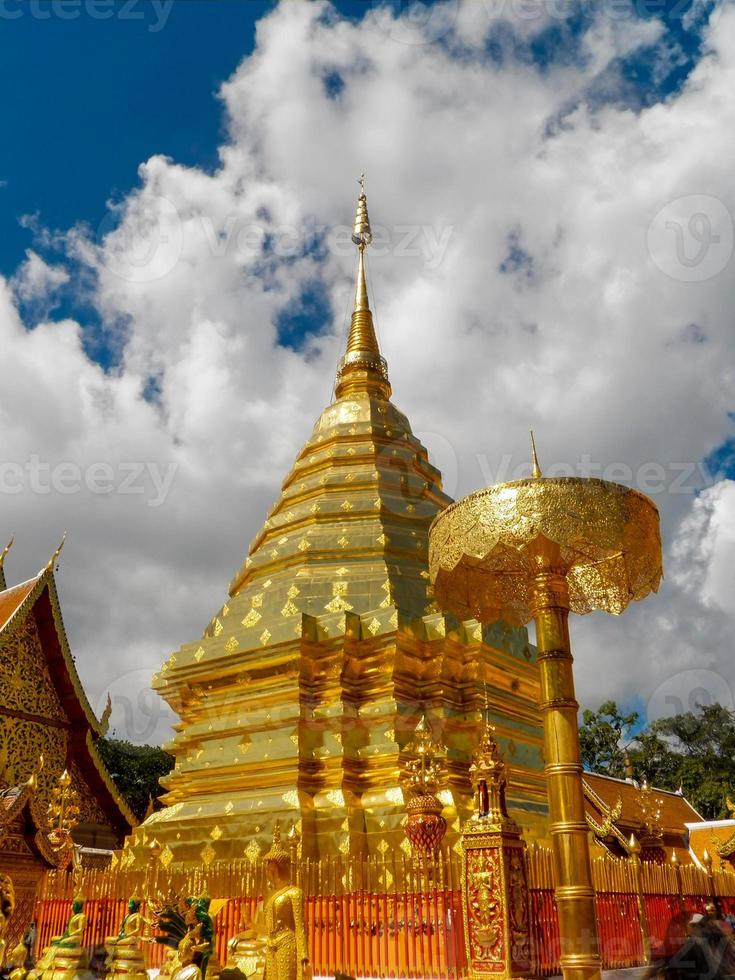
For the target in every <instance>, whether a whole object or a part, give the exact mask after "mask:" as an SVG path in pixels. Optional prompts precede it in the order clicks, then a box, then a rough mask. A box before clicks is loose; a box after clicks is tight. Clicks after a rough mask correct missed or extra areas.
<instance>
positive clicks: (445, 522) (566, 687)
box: [429, 446, 662, 980]
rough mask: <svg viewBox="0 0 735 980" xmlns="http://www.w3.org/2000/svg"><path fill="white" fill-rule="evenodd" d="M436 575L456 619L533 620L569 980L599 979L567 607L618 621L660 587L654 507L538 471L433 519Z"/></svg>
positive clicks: (611, 488) (605, 486)
mask: <svg viewBox="0 0 735 980" xmlns="http://www.w3.org/2000/svg"><path fill="white" fill-rule="evenodd" d="M429 570H430V574H431V579H432V581H433V583H434V593H435V596H436V600H437V602H438V603H439V605H440V606H441V607H442V608H443V609H446V610H447V611H448V612H451V613H452V614H454V615H455V616H457V617H458V618H460V619H468V618H474V619H478V620H479V621H480V622H481V623H490V622H495V621H496V620H498V619H503V620H505V622H507V623H510V624H511V625H515V626H522V625H525V624H526V623H528V622H529V621H530V620H531V619H533V620H534V621H535V623H536V642H537V646H538V665H539V674H540V682H541V703H540V705H539V707H540V710H541V713H542V717H543V725H544V756H545V762H546V765H545V772H546V779H547V786H548V794H549V816H550V826H549V829H550V833H551V839H552V847H553V853H554V868H555V876H556V903H557V908H558V911H559V931H560V937H561V947H562V948H561V964H562V971H563V973H564V977H565V980H588V978H590V977H594V976H597V975H599V972H600V968H601V961H600V955H599V943H598V938H597V922H596V918H595V901H594V889H593V887H592V874H591V868H590V856H589V846H588V840H587V823H586V819H585V811H584V796H583V790H582V763H581V757H580V751H579V735H578V732H577V711H578V708H579V705H578V704H577V701H576V698H575V695H574V676H573V671H572V653H571V645H570V641H569V624H568V619H569V612H570V610H571V611H572V612H576V613H582V614H583V613H587V612H591V611H592V610H593V609H602V610H604V611H605V612H609V613H614V614H616V615H617V614H619V613H621V612H623V610H624V609H625V608H626V606H627V605H628V603H630V602H631V601H632V600H638V599H643V598H645V597H646V596H647V595H648V594H649V593H650V592H656V591H657V590H658V586H659V583H660V581H661V576H662V567H661V537H660V531H659V517H658V510H657V508H656V505H655V504H654V503H653V501H652V500H650V499H649V498H648V497H646V496H644V495H643V494H642V493H639V492H638V491H636V490H631V489H630V488H628V487H624V486H621V485H620V484H617V483H609V482H607V481H605V480H594V479H582V478H579V477H553V478H552V477H543V476H542V474H541V470H540V468H539V466H538V460H537V458H536V449H535V446H534V447H533V476H532V477H531V478H530V479H527V480H517V481H515V482H513V483H502V484H498V485H497V486H494V487H489V488H487V489H486V490H480V491H478V492H477V493H473V494H470V496H468V497H465V498H464V499H463V500H459V501H458V502H457V503H455V504H453V505H452V506H451V507H449V508H447V510H445V511H444V512H443V513H442V514H440V515H439V516H438V517H437V518H436V520H435V521H434V523H433V525H432V528H431V531H430V537H429Z"/></svg>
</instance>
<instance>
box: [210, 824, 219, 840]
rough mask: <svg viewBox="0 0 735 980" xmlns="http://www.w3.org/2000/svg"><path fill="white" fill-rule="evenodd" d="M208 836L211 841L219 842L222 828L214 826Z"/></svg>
mask: <svg viewBox="0 0 735 980" xmlns="http://www.w3.org/2000/svg"><path fill="white" fill-rule="evenodd" d="M209 836H210V837H211V838H212V840H219V839H220V837H221V836H222V828H221V827H220V826H218V825H217V824H215V826H214V827H212V829H211V830H210V831H209Z"/></svg>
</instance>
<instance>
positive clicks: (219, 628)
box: [214, 619, 224, 636]
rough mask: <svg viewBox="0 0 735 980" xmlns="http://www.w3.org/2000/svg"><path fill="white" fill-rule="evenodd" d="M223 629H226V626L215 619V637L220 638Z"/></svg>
mask: <svg viewBox="0 0 735 980" xmlns="http://www.w3.org/2000/svg"><path fill="white" fill-rule="evenodd" d="M223 629H224V626H223V625H222V623H220V621H219V619H215V621H214V635H215V636H219V635H220V633H221V632H222V630H223Z"/></svg>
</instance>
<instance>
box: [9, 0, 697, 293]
mask: <svg viewBox="0 0 735 980" xmlns="http://www.w3.org/2000/svg"><path fill="white" fill-rule="evenodd" d="M32 2H33V4H34V6H29V4H28V0H3V2H2V3H0V82H1V83H2V85H3V90H4V91H5V92H8V93H12V97H11V98H8V99H6V100H4V102H3V105H2V108H1V109H0V119H1V120H2V128H3V132H5V133H6V134H12V138H10V139H5V140H3V141H2V144H0V227H2V232H3V233H2V235H1V236H0V274H3V275H10V274H12V272H13V271H14V269H15V268H16V267H17V265H18V264H19V262H20V261H21V260H22V258H23V255H24V250H25V249H26V248H28V247H29V246H30V245H31V244H32V242H33V234H32V230H31V229H30V228H29V227H28V226H27V225H28V223H27V222H24V223H21V219H22V217H23V216H25V215H36V214H37V215H38V218H39V220H40V223H41V224H42V226H43V227H44V228H46V229H53V230H63V229H67V228H69V227H71V226H72V225H73V224H75V223H76V222H86V223H88V224H89V225H91V226H92V228H97V226H98V225H99V224H100V222H101V221H102V219H103V218H104V216H105V213H106V208H105V203H106V201H107V200H108V199H112V200H119V199H120V198H121V197H123V196H124V195H125V194H126V193H127V192H128V191H129V190H130V188H131V187H134V186H135V185H136V184H137V183H138V178H137V168H138V166H139V164H140V163H141V162H142V161H144V160H146V159H147V158H148V157H150V156H151V155H152V154H157V153H161V154H166V155H168V156H171V157H172V158H174V159H175V160H176V161H177V162H180V163H183V164H191V165H197V166H200V167H203V168H206V169H210V168H213V167H215V166H216V164H217V146H218V143H219V142H220V141H221V138H222V136H223V129H222V125H223V119H222V113H221V111H220V106H219V103H218V100H217V97H216V92H217V89H218V87H219V85H220V84H221V83H222V81H224V80H225V79H226V78H227V77H229V76H230V74H231V73H232V72H233V71H234V69H235V68H236V66H237V65H238V63H239V62H240V61H241V60H242V58H243V57H244V56H245V55H247V54H248V53H250V52H251V51H252V49H253V46H254V39H255V25H256V22H257V21H258V20H259V19H260V18H261V17H262V16H264V15H265V14H266V13H267V12H268V11H269V10H271V9H272V7H273V3H269V2H261V0H174V2H173V4H172V5H171V6H168V0H161V2H160V3H159V4H156V3H152V2H151V0H114V2H115V3H116V8H115V14H116V15H115V16H114V17H108V14H109V11H108V10H107V8H106V6H105V4H106V3H107V2H108V0H100V3H101V4H102V5H101V6H100V8H99V10H98V8H96V7H95V6H94V3H95V0H66V2H67V3H68V4H69V6H68V9H67V16H68V19H65V18H64V17H61V16H59V15H58V11H59V9H61V10H62V11H63V10H64V9H65V8H64V7H63V3H64V2H65V0H32ZM88 2H89V4H91V6H88V5H87V4H88ZM477 2H480V0H477ZM55 4H62V6H61V7H58V6H55ZM376 5H377V3H373V2H372V0H351V2H337V3H336V4H335V7H336V8H337V10H339V11H340V13H341V14H343V15H345V16H348V17H350V18H359V17H361V16H363V15H364V14H365V13H366V12H368V11H369V10H370V9H371V8H372V7H373V6H376ZM387 6H388V7H390V8H391V9H392V10H394V11H397V12H398V11H400V12H403V11H405V8H406V7H407V4H405V3H403V2H402V0H393V2H391V3H388V4H387ZM691 6H692V0H637V4H636V5H635V7H634V9H635V11H636V15H637V16H639V17H641V18H643V19H645V18H649V17H651V16H653V15H655V16H657V17H660V18H662V19H663V20H664V22H665V23H666V26H667V30H668V35H667V37H665V38H664V39H663V41H662V43H661V44H659V45H657V46H656V47H655V48H653V49H649V50H643V51H637V52H636V54H635V56H634V57H632V58H630V59H628V60H627V61H626V62H625V63H624V64H622V65H621V66H620V69H621V74H622V76H623V77H625V78H626V79H627V81H628V83H629V87H628V89H627V91H626V93H625V97H626V98H628V99H629V100H630V101H631V103H632V104H635V103H636V102H639V103H640V104H641V105H644V104H648V103H650V102H651V101H654V100H656V99H660V98H664V97H666V96H667V95H668V94H670V93H671V92H672V91H673V90H675V89H676V88H677V87H678V86H680V85H681V83H682V81H683V80H684V78H685V77H686V74H687V73H688V71H689V69H690V68H691V66H692V64H693V63H694V62H695V60H696V57H697V54H698V50H699V34H698V33H697V31H696V30H691V29H689V30H687V29H685V28H684V26H683V20H684V17H685V15H686V13H687V11H688V10H689V9H690V8H691ZM710 6H711V5H709V4H704V5H702V10H701V14H700V16H699V17H698V18H696V21H695V23H699V24H701V23H703V22H704V15H705V13H706V12H707V10H708V9H709V7H710ZM591 9H593V5H591V4H590V3H589V2H581V3H580V4H579V10H580V12H579V14H577V15H575V16H573V17H570V18H569V19H568V20H567V21H565V22H563V23H559V24H556V25H554V26H553V27H552V28H550V29H549V30H548V31H545V32H543V33H542V34H541V35H540V36H539V37H537V38H534V40H533V43H532V44H530V45H529V46H528V48H527V49H526V50H524V51H519V50H518V47H517V44H516V45H514V46H513V56H514V57H518V56H519V55H520V56H521V57H524V58H526V59H530V60H531V61H533V62H534V63H535V64H536V65H537V66H538V68H539V70H540V71H543V70H544V68H545V67H546V66H547V65H548V64H549V63H551V62H556V63H558V62H559V61H564V60H569V61H570V62H573V60H574V58H575V55H576V50H577V43H578V39H579V37H580V34H581V31H582V29H583V27H584V26H585V24H586V22H588V21H589V11H590V10H591ZM19 14H21V16H18V15H19ZM100 14H104V16H100ZM506 40H507V39H505V38H504V32H503V30H502V29H500V30H498V31H496V32H495V34H494V35H493V36H492V37H491V38H490V39H489V41H488V44H487V51H488V55H489V57H491V58H494V59H496V60H502V59H503V58H505V57H507V56H508V54H509V53H510V52H509V49H508V48H507V45H506ZM667 45H668V46H669V47H670V46H672V45H675V46H676V48H677V57H676V59H675V61H673V62H672V64H671V65H669V66H668V67H667V69H666V70H665V71H661V64H662V57H661V53H662V51H664V50H666V48H667ZM600 84H601V86H603V88H602V90H601V92H600V93H599V94H598V96H597V97H598V98H605V93H604V82H603V81H601V82H600ZM617 94H618V97H619V95H620V90H619V89H618V92H617ZM592 96H593V97H594V93H592Z"/></svg>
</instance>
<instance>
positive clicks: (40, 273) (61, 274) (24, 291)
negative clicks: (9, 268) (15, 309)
mask: <svg viewBox="0 0 735 980" xmlns="http://www.w3.org/2000/svg"><path fill="white" fill-rule="evenodd" d="M67 282H69V273H68V272H67V271H66V269H64V268H62V267H61V266H59V265H49V264H48V262H46V261H45V260H44V259H42V258H41V256H40V255H38V254H37V253H36V252H34V251H33V250H32V249H28V250H27V251H26V260H25V262H24V263H23V264H22V265H21V266H20V268H19V269H18V271H17V273H16V274H15V276H14V277H13V287H14V290H15V295H16V296H17V297H18V299H19V300H21V302H24V303H35V302H45V301H46V300H48V299H49V298H50V297H51V296H52V294H53V293H54V292H56V290H57V289H58V288H59V287H60V286H64V285H65V284H66V283H67Z"/></svg>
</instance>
